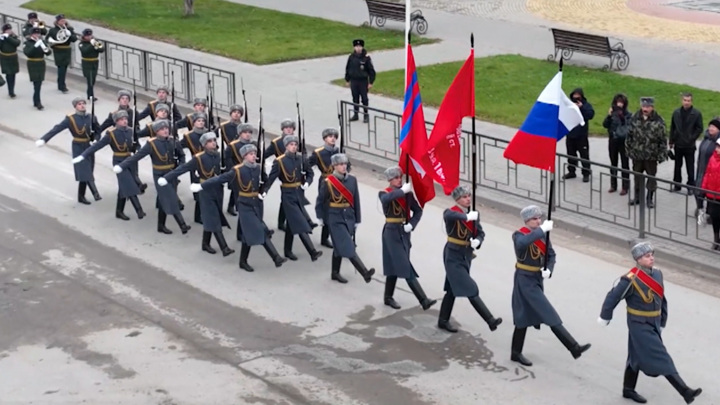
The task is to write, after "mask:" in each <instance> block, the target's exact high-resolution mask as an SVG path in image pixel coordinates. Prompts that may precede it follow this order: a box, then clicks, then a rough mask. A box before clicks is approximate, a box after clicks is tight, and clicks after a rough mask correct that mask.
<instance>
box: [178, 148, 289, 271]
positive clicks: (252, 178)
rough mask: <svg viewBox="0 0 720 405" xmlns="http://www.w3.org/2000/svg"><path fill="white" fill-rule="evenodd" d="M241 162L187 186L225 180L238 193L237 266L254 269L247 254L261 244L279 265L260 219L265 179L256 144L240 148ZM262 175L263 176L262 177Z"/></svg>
mask: <svg viewBox="0 0 720 405" xmlns="http://www.w3.org/2000/svg"><path fill="white" fill-rule="evenodd" d="M240 155H241V156H242V158H243V161H242V163H241V164H239V165H235V166H234V167H232V168H230V170H228V171H227V172H225V173H223V174H222V175H220V176H217V177H213V178H212V179H209V180H208V181H206V182H204V183H202V184H193V185H191V186H190V188H191V190H192V191H193V192H196V191H197V190H199V189H205V188H207V187H217V186H220V187H221V186H222V184H224V183H228V184H229V185H231V187H232V193H233V194H237V210H238V223H237V226H238V233H239V234H240V237H239V239H240V240H241V241H242V248H241V250H240V263H239V265H240V268H241V269H243V270H245V271H249V272H253V271H255V269H254V268H253V267H252V266H250V264H248V261H247V260H248V256H249V255H250V248H251V247H252V246H257V245H262V246H263V247H264V248H265V250H266V251H267V252H268V254H269V255H270V258H272V260H273V262H275V267H280V266H282V265H283V263H285V262H286V261H287V259H286V258H284V257H281V256H280V254H279V253H278V251H277V249H275V245H273V243H272V241H271V240H270V238H269V236H268V233H267V226H266V225H265V223H264V222H263V219H262V218H263V200H264V199H265V195H266V194H264V193H261V188H262V185H263V182H264V181H265V180H266V178H267V175H266V174H265V170H264V168H262V167H260V165H259V164H258V163H257V162H256V160H257V147H256V146H255V145H253V144H247V145H245V146H243V147H242V148H241V149H240ZM261 176H262V177H261Z"/></svg>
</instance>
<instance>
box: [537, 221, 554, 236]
mask: <svg viewBox="0 0 720 405" xmlns="http://www.w3.org/2000/svg"><path fill="white" fill-rule="evenodd" d="M540 229H542V230H543V232H545V233H548V232H550V231H552V230H553V221H548V220H547V219H546V220H545V221H543V223H542V225H540Z"/></svg>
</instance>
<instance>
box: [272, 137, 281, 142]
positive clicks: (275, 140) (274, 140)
mask: <svg viewBox="0 0 720 405" xmlns="http://www.w3.org/2000/svg"><path fill="white" fill-rule="evenodd" d="M282 138H283V137H282V136H278V137H277V138H275V139H273V140H272V142H273V143H277V142H278V141H280V140H282Z"/></svg>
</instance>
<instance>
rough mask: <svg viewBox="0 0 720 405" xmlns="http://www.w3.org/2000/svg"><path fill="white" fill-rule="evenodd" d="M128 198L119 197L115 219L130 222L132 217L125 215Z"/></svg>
mask: <svg viewBox="0 0 720 405" xmlns="http://www.w3.org/2000/svg"><path fill="white" fill-rule="evenodd" d="M126 201H127V198H122V197H120V196H119V195H118V198H117V203H116V204H115V218H117V219H122V220H123V221H129V220H130V217H128V216H127V215H125V202H126Z"/></svg>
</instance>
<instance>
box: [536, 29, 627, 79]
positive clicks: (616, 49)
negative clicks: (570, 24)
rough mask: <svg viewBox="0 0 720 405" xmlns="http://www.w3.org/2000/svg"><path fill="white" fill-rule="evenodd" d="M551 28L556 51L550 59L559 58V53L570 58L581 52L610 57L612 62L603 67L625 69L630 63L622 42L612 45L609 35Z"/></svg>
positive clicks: (549, 56)
mask: <svg viewBox="0 0 720 405" xmlns="http://www.w3.org/2000/svg"><path fill="white" fill-rule="evenodd" d="M550 30H551V31H552V33H553V39H554V41H555V53H554V54H550V55H548V60H551V61H552V60H557V58H558V53H560V54H561V55H562V58H563V59H570V58H572V56H573V53H575V52H579V53H584V54H587V55H594V56H604V57H606V58H610V64H608V65H605V66H603V69H612V68H613V65H614V66H615V67H616V68H617V69H618V70H625V69H627V67H628V65H629V64H630V56H629V55H628V54H627V52H626V51H625V47H624V45H623V43H622V42H619V41H618V42H617V43H615V44H614V45H610V38H608V37H603V36H599V35H591V34H585V33H582V32H573V31H565V30H560V29H557V28H551V29H550Z"/></svg>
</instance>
